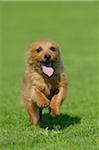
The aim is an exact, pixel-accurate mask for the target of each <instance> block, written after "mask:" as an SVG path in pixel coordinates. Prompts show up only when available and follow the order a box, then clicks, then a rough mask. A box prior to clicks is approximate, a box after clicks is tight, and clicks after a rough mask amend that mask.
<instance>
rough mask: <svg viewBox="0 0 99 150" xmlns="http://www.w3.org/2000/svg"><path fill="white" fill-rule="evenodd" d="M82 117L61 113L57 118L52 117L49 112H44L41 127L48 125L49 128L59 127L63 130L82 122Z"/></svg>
mask: <svg viewBox="0 0 99 150" xmlns="http://www.w3.org/2000/svg"><path fill="white" fill-rule="evenodd" d="M80 120H81V118H80V117H78V116H70V115H68V114H60V115H58V116H57V117H55V118H52V117H51V116H50V115H49V114H48V113H45V114H43V118H42V123H41V125H40V127H41V128H43V129H45V128H47V127H48V129H49V130H53V129H58V130H62V129H64V128H67V127H69V126H70V125H75V124H78V123H80Z"/></svg>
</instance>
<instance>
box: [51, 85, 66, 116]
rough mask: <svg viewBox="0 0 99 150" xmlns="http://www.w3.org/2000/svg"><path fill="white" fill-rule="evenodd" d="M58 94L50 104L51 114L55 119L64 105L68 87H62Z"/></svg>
mask: <svg viewBox="0 0 99 150" xmlns="http://www.w3.org/2000/svg"><path fill="white" fill-rule="evenodd" d="M58 90H59V92H58V94H55V95H54V96H53V97H52V99H51V103H50V107H49V109H50V114H51V116H52V117H55V116H56V115H57V114H58V113H59V109H60V105H61V104H62V102H63V100H64V98H65V95H66V87H60V88H59V89H58Z"/></svg>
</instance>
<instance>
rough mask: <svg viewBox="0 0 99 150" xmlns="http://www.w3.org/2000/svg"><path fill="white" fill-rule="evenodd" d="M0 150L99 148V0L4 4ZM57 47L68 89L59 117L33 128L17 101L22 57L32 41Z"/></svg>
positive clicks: (22, 67)
mask: <svg viewBox="0 0 99 150" xmlns="http://www.w3.org/2000/svg"><path fill="white" fill-rule="evenodd" d="M0 6H1V7H0V9H1V8H2V14H1V15H0V18H1V17H2V20H1V21H2V22H0V23H2V24H0V25H2V26H0V28H1V30H0V31H2V36H1V35H0V36H1V38H0V39H2V42H1V44H2V45H0V46H2V48H1V49H0V50H1V52H0V53H1V70H0V71H1V72H0V76H1V82H0V83H1V85H0V89H1V90H0V150H32V149H34V150H99V143H98V140H99V134H98V133H99V132H98V131H99V126H98V125H99V122H98V119H99V116H98V115H99V105H98V104H99V103H98V99H99V62H98V57H99V51H98V41H97V40H98V33H97V32H98V24H99V20H98V12H97V11H98V6H99V3H98V2H30V3H29V2H4V3H3V2H2V3H0ZM41 37H45V38H46V37H47V38H51V39H54V40H56V41H58V42H59V43H60V45H61V53H62V56H63V63H64V66H65V70H66V72H67V74H68V82H69V91H68V97H67V100H66V101H65V102H64V104H63V105H62V108H61V112H60V115H59V116H57V117H56V118H54V119H53V118H51V116H50V115H49V114H48V110H47V109H45V110H44V115H43V122H42V124H41V126H40V127H34V126H32V125H31V124H30V122H29V121H28V116H27V113H26V112H25V111H24V109H23V108H22V107H21V105H20V92H19V87H20V82H21V79H22V76H23V72H24V61H23V59H24V55H25V52H26V51H27V49H28V45H29V44H30V43H31V42H32V41H34V40H35V39H38V38H41Z"/></svg>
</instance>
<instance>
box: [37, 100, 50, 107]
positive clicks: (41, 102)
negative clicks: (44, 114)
mask: <svg viewBox="0 0 99 150" xmlns="http://www.w3.org/2000/svg"><path fill="white" fill-rule="evenodd" d="M49 104H50V101H49V100H45V99H43V100H40V101H39V102H38V106H39V107H40V108H44V107H47V106H49Z"/></svg>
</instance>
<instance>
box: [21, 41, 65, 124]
mask: <svg viewBox="0 0 99 150" xmlns="http://www.w3.org/2000/svg"><path fill="white" fill-rule="evenodd" d="M59 49H60V48H59V45H58V43H56V42H54V41H52V40H48V39H40V40H37V41H35V42H33V43H32V44H31V46H30V48H29V50H28V52H27V55H26V59H25V73H24V77H23V80H22V83H21V97H22V100H23V102H24V106H25V109H26V111H27V112H28V114H29V118H30V121H31V123H32V124H33V125H39V124H40V122H41V120H42V110H43V108H45V107H48V109H49V112H50V114H51V116H52V117H55V116H56V115H58V114H59V110H60V106H61V104H62V102H63V100H64V99H65V96H66V95H67V79H66V76H65V72H64V67H63V64H62V60H61V55H60V50H59Z"/></svg>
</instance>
